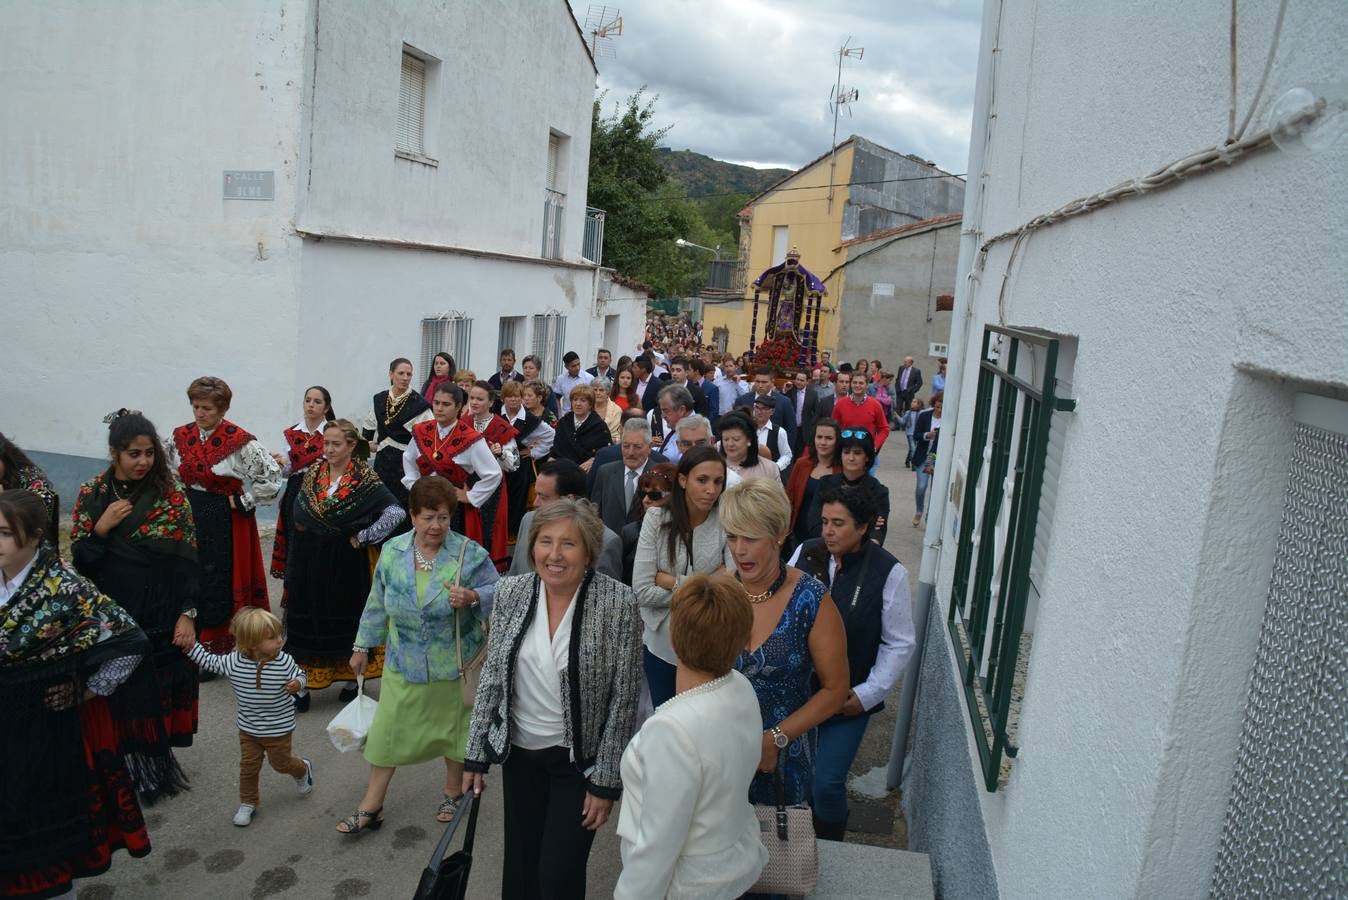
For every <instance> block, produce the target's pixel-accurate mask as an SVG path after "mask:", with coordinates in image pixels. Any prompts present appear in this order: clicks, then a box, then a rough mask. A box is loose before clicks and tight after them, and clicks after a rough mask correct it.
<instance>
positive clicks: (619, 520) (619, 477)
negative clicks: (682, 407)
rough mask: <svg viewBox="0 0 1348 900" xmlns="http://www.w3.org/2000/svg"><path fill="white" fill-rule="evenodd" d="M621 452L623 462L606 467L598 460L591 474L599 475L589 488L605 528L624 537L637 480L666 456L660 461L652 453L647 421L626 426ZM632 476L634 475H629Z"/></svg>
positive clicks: (631, 422) (615, 462)
mask: <svg viewBox="0 0 1348 900" xmlns="http://www.w3.org/2000/svg"><path fill="white" fill-rule="evenodd" d="M618 452H619V453H621V454H622V458H621V459H615V460H613V461H612V462H606V463H603V464H602V465H601V464H600V462H599V458H598V457H595V464H594V465H593V466H591V467H590V472H591V473H592V474H593V473H595V472H598V473H599V474H598V475H595V476H594V477H593V478H592V479H591V482H590V486H589V488H590V500H591V502H593V503H594V504H595V505H597V506H598V507H599V516H600V518H602V519H603V520H604V525H606V526H607V527H609V528H611V529H613V530H614V531H616V532H618V533H619V534H621V533H622V530H623V526H624V525H626V524H627V511H628V510H629V509H630V508H631V504H632V495H633V494H635V492H636V489H637V486H636V480H637V479H638V478H640V477H641V476H642V475H643V474H644V473H645V471H646V470H647V469H649V468H650V467H651V466H653V465H655V464H656V463H657V462H662V461H663V460H664V457H663V456H660V458H659V459H656V458H655V457H656V456H659V454H655V453H652V452H651V426H650V424H649V423H647V421H646V420H645V419H629V420H627V421H626V422H624V423H623V430H622V436H621V440H620V441H619V443H618ZM629 473H634V474H632V475H630V476H629Z"/></svg>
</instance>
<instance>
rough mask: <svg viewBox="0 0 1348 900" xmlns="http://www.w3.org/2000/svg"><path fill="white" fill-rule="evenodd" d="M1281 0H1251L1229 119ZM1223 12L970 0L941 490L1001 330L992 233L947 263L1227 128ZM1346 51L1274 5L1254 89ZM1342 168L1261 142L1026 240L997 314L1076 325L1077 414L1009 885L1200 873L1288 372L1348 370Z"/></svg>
mask: <svg viewBox="0 0 1348 900" xmlns="http://www.w3.org/2000/svg"><path fill="white" fill-rule="evenodd" d="M1275 9H1276V4H1258V5H1249V6H1247V5H1244V4H1243V5H1242V6H1241V10H1240V29H1241V30H1240V43H1239V54H1240V56H1239V58H1240V60H1241V69H1240V72H1241V74H1240V85H1241V92H1240V109H1241V112H1242V113H1243V111H1244V108H1245V106H1246V105H1247V104H1248V103H1249V102H1250V99H1251V93H1252V89H1253V85H1254V83H1255V82H1256V81H1257V79H1258V75H1259V69H1260V68H1261V67H1262V64H1263V60H1264V57H1265V55H1266V53H1267V52H1268V46H1269V38H1270V36H1271V33H1272V27H1273V15H1274V12H1275ZM1228 15H1229V4H1226V3H1224V2H1220V0H1203V2H1201V3H1197V4H1190V5H1189V6H1187V7H1186V8H1185V11H1184V14H1183V15H1182V16H1171V17H1167V18H1165V20H1164V21H1163V22H1162V21H1161V20H1158V19H1157V18H1156V17H1155V15H1154V9H1153V8H1152V7H1151V6H1150V5H1149V4H1145V3H1142V2H1137V0H1129V2H1122V3H1115V4H1079V3H1068V2H1065V0H1044V2H1038V3H1035V4H1030V5H1012V4H1006V5H1005V6H1004V7H1003V5H1002V4H1000V3H998V2H995V0H989V2H988V3H987V4H986V6H985V15H984V40H983V47H982V50H981V59H980V79H981V82H982V83H981V85H980V90H979V94H978V99H977V101H976V102H977V107H976V109H975V123H974V141H973V151H972V158H971V165H970V172H971V173H972V174H971V177H970V181H969V184H970V191H969V193H968V202H967V203H966V209H965V218H964V221H965V223H966V224H965V227H966V228H973V229H976V230H977V231H978V232H979V233H978V234H977V235H974V236H973V237H971V238H970V239H969V240H968V241H967V242H966V247H965V252H964V253H963V254H962V256H961V273H960V276H961V277H960V279H959V281H958V285H959V286H958V294H957V306H956V314H955V321H954V325H953V331H954V332H955V333H956V334H954V335H952V347H951V354H952V366H951V379H952V381H954V382H956V383H957V384H958V388H957V393H958V399H956V398H955V397H953V396H952V397H950V398H949V400H950V402H951V403H952V404H953V403H955V402H958V405H959V408H958V411H957V413H956V420H955V422H951V421H950V419H949V416H950V414H951V407H950V406H947V421H946V428H945V432H946V435H947V438H946V441H944V442H943V448H942V449H943V450H944V451H945V452H944V453H943V454H942V459H941V460H940V464H939V466H938V471H937V478H936V483H935V485H934V494H935V496H937V497H943V496H945V493H946V491H945V486H946V484H948V479H949V474H950V471H951V469H952V462H955V461H959V460H963V459H966V458H967V454H968V443H969V431H970V429H971V425H972V417H973V413H972V409H973V399H974V392H975V389H976V388H975V378H976V367H975V362H974V361H975V360H976V357H977V352H978V343H979V338H980V335H981V330H982V324H983V323H984V322H987V321H997V317H998V306H997V295H998V291H999V289H1000V287H1001V283H1002V272H1003V270H1004V268H1005V266H1006V263H1007V258H1008V254H1009V251H1010V242H1004V243H1001V244H998V245H996V246H995V247H994V248H993V249H992V250H991V252H990V253H989V255H988V260H987V267H986V270H985V271H984V272H983V273H982V275H981V277H980V278H979V279H977V280H975V281H973V282H966V281H965V277H964V276H965V275H967V274H968V271H969V268H970V266H971V265H972V263H973V259H974V254H973V253H972V252H970V246H971V245H972V246H976V245H977V243H979V242H980V241H981V240H983V239H985V238H986V237H987V236H991V235H993V234H996V233H999V232H1002V231H1004V230H1007V229H1010V228H1014V227H1016V226H1018V225H1020V224H1021V223H1023V222H1025V221H1027V220H1029V219H1030V218H1032V217H1033V216H1035V215H1037V214H1039V213H1043V212H1047V211H1048V210H1050V209H1052V208H1054V207H1057V206H1058V205H1059V204H1061V203H1063V202H1065V201H1067V200H1070V199H1072V198H1073V197H1077V196H1081V195H1086V194H1090V193H1094V192H1096V191H1098V190H1101V189H1103V188H1105V187H1108V186H1110V185H1112V184H1114V183H1116V182H1119V181H1122V180H1125V179H1128V178H1132V177H1135V176H1139V175H1143V174H1145V173H1148V172H1150V171H1152V170H1153V169H1155V168H1156V167H1158V166H1159V165H1161V164H1163V163H1166V162H1168V161H1170V160H1173V159H1175V158H1178V157H1180V156H1182V155H1184V154H1186V153H1188V152H1190V151H1193V150H1196V149H1199V148H1202V147H1206V146H1209V145H1213V144H1216V143H1219V142H1220V141H1221V140H1222V139H1223V138H1224V136H1225V133H1226V118H1227V92H1228V82H1227V71H1228V57H1227V42H1228V31H1227V28H1228ZM1345 42H1348V19H1345V17H1344V16H1343V15H1342V6H1341V4H1339V3H1337V2H1336V0H1319V2H1308V3H1303V4H1291V5H1290V6H1289V8H1288V11H1287V21H1286V24H1285V26H1284V32H1283V38H1282V44H1281V49H1280V50H1279V52H1278V56H1277V62H1276V64H1275V65H1274V68H1273V71H1272V74H1271V76H1270V79H1269V89H1268V95H1267V96H1271V97H1274V98H1276V97H1277V96H1279V95H1280V94H1282V93H1283V92H1284V91H1286V90H1288V89H1289V88H1291V87H1293V86H1296V85H1299V84H1304V83H1308V82H1322V81H1333V80H1338V81H1343V80H1344V57H1343V54H1342V47H1343V46H1344V45H1345ZM994 46H996V47H997V48H998V52H997V54H996V63H995V69H994V68H993V65H992V64H991V63H990V60H991V59H992V48H993V47H994ZM993 98H995V99H993ZM1267 102H1268V101H1267V99H1266V100H1265V106H1266V105H1267ZM1261 123H1262V116H1257V117H1256V124H1255V125H1254V126H1252V127H1253V128H1255V129H1257V128H1259V127H1261ZM988 129H990V140H989V141H988V143H987V152H986V155H984V152H983V144H984V142H983V139H984V135H985V133H986V132H987V130H988ZM1346 173H1348V145H1345V144H1342V143H1341V144H1340V145H1338V146H1337V147H1335V148H1333V149H1332V150H1330V151H1328V152H1325V153H1322V154H1320V155H1318V156H1293V155H1291V154H1287V153H1282V152H1278V151H1273V152H1267V153H1263V154H1261V155H1258V156H1257V157H1254V158H1251V159H1248V160H1245V161H1242V162H1240V163H1238V164H1236V165H1234V166H1232V167H1231V168H1229V169H1226V170H1222V171H1218V172H1214V173H1212V174H1209V175H1204V176H1202V177H1200V178H1194V179H1192V180H1190V181H1188V182H1186V183H1184V184H1182V185H1180V186H1178V187H1176V188H1173V189H1170V190H1168V191H1165V192H1163V193H1159V194H1156V195H1153V196H1149V197H1146V198H1142V199H1138V200H1129V201H1125V202H1123V203H1120V204H1117V205H1116V206H1114V207H1111V208H1109V209H1106V210H1103V211H1099V212H1096V213H1094V214H1091V215H1089V216H1086V217H1082V218H1079V219H1075V220H1072V221H1070V222H1067V223H1064V224H1060V225H1057V226H1053V227H1051V228H1049V229H1046V230H1043V231H1041V232H1039V233H1037V234H1036V235H1035V236H1034V237H1032V238H1031V239H1030V240H1029V242H1028V244H1026V245H1025V247H1024V249H1023V251H1022V253H1021V255H1020V257H1019V259H1018V260H1017V263H1016V267H1015V269H1014V270H1013V272H1012V276H1011V280H1010V283H1009V284H1008V286H1007V289H1006V302H1005V321H1006V323H1007V324H1010V325H1013V326H1027V327H1037V328H1043V329H1047V330H1050V331H1055V332H1058V333H1060V334H1066V335H1075V336H1077V337H1078V339H1079V346H1078V355H1077V361H1076V367H1075V377H1074V384H1073V386H1072V391H1071V393H1072V396H1074V397H1076V398H1077V399H1078V402H1079V406H1078V410H1077V412H1076V413H1074V414H1070V415H1069V419H1070V426H1069V428H1068V432H1067V438H1066V452H1065V456H1064V462H1063V468H1062V474H1061V477H1060V480H1059V484H1058V492H1057V506H1056V510H1055V514H1054V515H1055V519H1054V525H1053V536H1052V541H1051V545H1050V547H1049V551H1048V562H1047V572H1046V576H1045V581H1044V585H1043V588H1044V592H1043V599H1042V601H1041V605H1040V608H1039V612H1038V619H1037V631H1036V637H1035V644H1034V650H1033V655H1032V657H1031V660H1030V666H1029V680H1028V684H1027V688H1026V694H1025V701H1024V705H1023V708H1022V717H1021V722H1020V745H1021V748H1022V749H1021V752H1020V756H1019V757H1018V759H1017V760H1016V761H1015V762H1014V764H1013V767H1012V774H1011V780H1010V783H1009V785H1008V786H1007V787H1006V788H1004V789H1003V790H1001V791H999V792H997V793H995V794H987V793H983V794H982V805H983V816H984V823H985V826H986V830H987V834H988V840H989V844H990V846H991V848H992V854H993V859H994V863H995V866H996V869H997V875H998V880H999V885H1000V889H1001V893H1002V895H1003V896H1007V897H1029V896H1035V897H1083V896H1086V897H1132V896H1139V897H1141V896H1175V897H1181V896H1198V895H1203V894H1205V893H1206V891H1207V887H1208V883H1209V879H1210V874H1211V870H1212V865H1213V862H1214V860H1215V855H1216V848H1217V844H1218V838H1219V835H1220V828H1221V820H1222V815H1223V813H1224V810H1225V805H1226V798H1227V796H1228V794H1229V787H1230V773H1231V766H1232V762H1233V759H1234V755H1235V748H1236V743H1237V738H1238V734H1239V727H1240V721H1241V717H1242V715H1243V711H1244V692H1245V685H1246V681H1247V675H1248V669H1249V662H1250V660H1251V659H1252V657H1253V650H1254V646H1255V644H1256V641H1257V635H1258V628H1259V623H1260V617H1261V615H1262V611H1263V605H1264V596H1265V592H1266V590H1267V585H1268V573H1269V569H1270V565H1271V561H1272V556H1273V549H1274V541H1275V538H1276V533H1277V528H1278V510H1279V506H1280V502H1281V494H1280V492H1281V490H1282V486H1283V484H1282V482H1283V472H1284V471H1285V465H1284V454H1285V452H1286V449H1287V447H1288V446H1289V445H1290V432H1291V426H1290V419H1289V415H1290V409H1291V394H1292V392H1293V389H1294V387H1295V386H1296V385H1297V384H1298V383H1300V384H1309V385H1313V386H1314V389H1315V390H1318V391H1320V392H1326V393H1339V394H1342V393H1344V392H1345V391H1348V353H1345V352H1344V349H1343V348H1344V347H1345V346H1348V307H1346V306H1345V304H1344V302H1343V298H1344V297H1345V296H1348V258H1346V257H1345V256H1344V254H1343V251H1342V248H1343V245H1344V241H1345V238H1348V201H1346V200H1345V198H1348V190H1345V189H1348V174H1346ZM978 186H982V189H983V190H982V191H981V192H980V190H978ZM981 195H983V196H985V199H980V196H981ZM957 335H962V336H957ZM961 346H962V347H963V351H962V352H961V350H960V347H961ZM943 506H944V504H940V503H938V504H937V509H940V510H941V513H937V512H933V514H932V515H931V516H930V521H929V525H928V533H927V543H928V544H929V545H932V544H937V542H938V541H939V542H940V544H939V547H938V549H937V550H936V551H934V553H935V554H939V559H938V560H937V562H938V564H937V565H936V566H934V569H935V572H936V575H937V578H936V583H937V591H936V595H937V597H938V598H939V599H940V601H941V603H942V605H944V604H945V603H946V602H947V601H948V598H949V596H950V589H951V576H952V571H953V567H954V563H955V552H954V544H955V542H954V541H953V540H952V539H951V535H950V531H949V523H950V518H949V515H950V514H949V511H947V510H944V509H942V507H943ZM942 513H944V517H943V515H942ZM947 550H948V551H949V552H946V551H947ZM929 556H930V555H929ZM932 568H933V566H931V565H930V564H929V562H927V561H924V566H923V570H924V573H926V572H928V571H929V570H930V569H932ZM942 614H944V612H943V611H942ZM970 747H971V760H970V769H971V777H973V769H974V757H973V756H972V744H970Z"/></svg>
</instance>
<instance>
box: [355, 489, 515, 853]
mask: <svg viewBox="0 0 1348 900" xmlns="http://www.w3.org/2000/svg"><path fill="white" fill-rule="evenodd" d="M455 502H456V498H455V494H454V488H453V485H451V484H450V483H449V481H448V480H446V479H444V478H438V477H435V476H430V477H427V478H422V479H420V480H419V481H417V482H416V483H415V484H413V485H412V491H411V494H410V496H409V499H408V506H409V508H410V510H411V513H412V529H413V530H412V532H411V533H409V534H401V535H398V536H397V537H395V538H392V539H390V540H389V541H388V543H386V544H385V545H384V549H383V552H382V553H381V554H380V555H379V565H378V566H377V567H376V568H375V573H374V584H373V585H372V586H371V588H370V598H369V600H368V601H367V602H366V604H365V612H364V613H363V614H362V615H361V619H360V627H359V629H358V630H357V632H356V644H355V646H354V647H352V654H351V668H352V670H353V671H354V672H355V673H356V674H357V675H361V674H362V673H363V672H364V671H365V666H366V664H367V662H368V660H369V657H368V652H369V648H371V647H377V646H379V645H380V644H383V645H384V674H383V681H382V682H381V687H380V695H379V710H378V712H376V713H375V717H374V722H373V724H372V725H371V726H370V734H369V737H368V738H367V740H366V742H365V759H366V761H367V762H369V764H370V780H369V784H368V786H367V787H366V789H365V796H364V798H362V799H361V802H360V805H359V806H358V807H357V808H356V811H355V812H353V813H352V814H351V815H349V816H347V817H346V818H345V819H342V820H341V821H340V822H338V823H337V830H338V831H339V832H340V833H342V834H356V833H358V832H361V831H364V830H365V829H367V828H368V829H371V830H373V829H377V828H378V827H379V826H380V825H382V824H383V823H384V819H383V816H382V815H380V814H381V812H382V811H383V807H384V796H385V794H387V793H388V786H389V782H391V781H392V780H393V773H394V771H395V770H396V769H397V767H398V766H408V765H414V764H416V763H421V762H426V761H428V760H431V759H435V758H437V757H441V758H443V759H444V761H445V773H446V774H445V796H444V799H443V800H442V801H441V803H440V806H439V808H438V809H437V810H436V818H437V819H438V820H439V821H441V822H448V821H449V820H450V819H451V818H453V816H454V811H455V808H456V806H457V798H458V797H459V795H460V785H461V784H462V781H463V757H464V749H465V746H466V744H467V741H468V721H469V718H470V716H471V715H472V712H473V705H472V701H471V700H468V701H465V700H464V692H463V688H462V686H461V685H460V683H459V681H460V679H461V677H462V673H461V671H460V670H461V668H462V665H463V664H464V663H467V662H469V661H470V660H472V659H473V658H474V657H475V656H476V655H477V654H478V651H479V650H480V649H481V648H482V646H483V644H484V643H485V642H486V634H485V631H484V628H483V624H484V623H485V622H486V621H487V615H488V613H489V612H490V611H491V598H492V591H493V588H494V586H495V584H496V581H497V579H498V578H499V577H500V576H499V575H497V573H496V568H495V566H493V565H492V562H491V558H490V556H488V554H487V551H486V549H485V548H484V547H482V545H480V544H478V543H475V542H474V541H471V540H469V539H468V538H466V537H464V536H463V535H461V534H457V533H455V532H452V531H450V530H449V523H450V519H451V517H452V516H453V515H454V506H455Z"/></svg>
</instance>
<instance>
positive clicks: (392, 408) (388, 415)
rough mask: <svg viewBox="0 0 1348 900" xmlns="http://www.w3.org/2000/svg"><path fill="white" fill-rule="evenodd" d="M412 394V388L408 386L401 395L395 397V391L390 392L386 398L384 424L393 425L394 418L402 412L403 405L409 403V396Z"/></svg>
mask: <svg viewBox="0 0 1348 900" xmlns="http://www.w3.org/2000/svg"><path fill="white" fill-rule="evenodd" d="M411 396H412V389H411V388H408V389H407V390H406V391H404V392H403V395H402V396H401V397H397V398H395V397H394V396H393V391H392V390H390V391H389V392H388V396H387V397H385V398H384V424H385V425H392V424H393V420H394V419H395V418H397V415H398V413H400V412H402V410H403V407H404V406H405V405H407V398H409V397H411Z"/></svg>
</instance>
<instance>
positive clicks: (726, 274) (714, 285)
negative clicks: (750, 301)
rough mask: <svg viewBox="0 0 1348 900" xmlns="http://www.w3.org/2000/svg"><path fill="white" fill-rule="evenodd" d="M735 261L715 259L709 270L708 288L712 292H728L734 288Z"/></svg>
mask: <svg viewBox="0 0 1348 900" xmlns="http://www.w3.org/2000/svg"><path fill="white" fill-rule="evenodd" d="M734 282H735V260H733V259H714V260H712V261H711V263H710V268H708V269H707V287H708V289H711V290H718V291H728V290H730V289H731V288H733V287H734Z"/></svg>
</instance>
